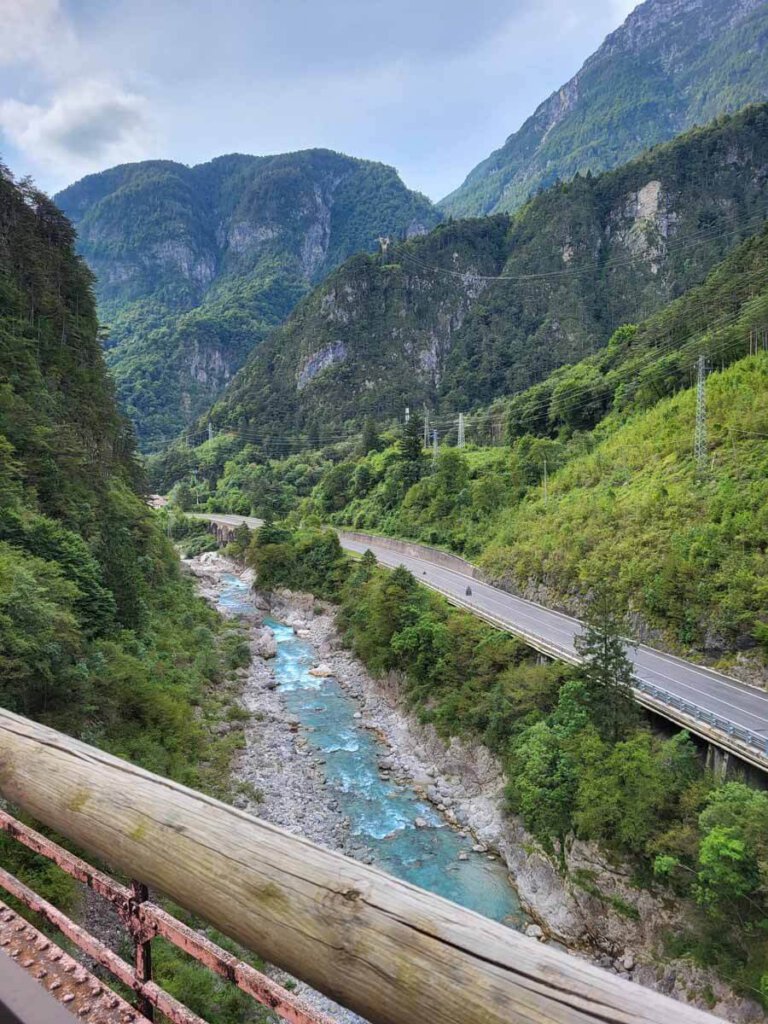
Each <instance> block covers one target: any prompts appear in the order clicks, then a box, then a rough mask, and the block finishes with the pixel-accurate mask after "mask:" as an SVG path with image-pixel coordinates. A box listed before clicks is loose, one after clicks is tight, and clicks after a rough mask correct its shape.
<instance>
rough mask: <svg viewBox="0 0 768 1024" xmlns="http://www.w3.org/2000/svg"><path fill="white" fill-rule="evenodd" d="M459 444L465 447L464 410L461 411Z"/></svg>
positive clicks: (460, 446)
mask: <svg viewBox="0 0 768 1024" xmlns="http://www.w3.org/2000/svg"><path fill="white" fill-rule="evenodd" d="M458 446H459V448H463V447H464V413H463V412H460V413H459V441H458Z"/></svg>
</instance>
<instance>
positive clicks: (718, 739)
mask: <svg viewBox="0 0 768 1024" xmlns="http://www.w3.org/2000/svg"><path fill="white" fill-rule="evenodd" d="M201 518H206V519H209V520H212V521H214V522H218V523H222V524H227V525H230V526H239V525H240V524H241V523H246V524H247V525H248V526H249V527H251V529H257V528H258V527H259V526H261V520H259V519H255V518H253V517H250V516H236V515H219V514H210V515H205V516H202V515H201ZM340 540H341V543H342V546H343V547H344V548H345V549H346V550H348V551H352V552H355V553H358V554H360V553H362V552H364V551H365V550H366V549H370V550H371V551H372V552H373V553H374V554H375V555H376V558H377V560H378V561H379V562H380V563H381V564H382V565H387V566H390V567H396V566H398V565H403V566H405V568H406V569H409V570H410V571H411V572H412V573H413V575H414V576H415V577H416V578H417V579H418V580H419V581H420V582H421V583H424V584H425V585H426V586H429V587H431V588H432V589H433V590H437V591H439V592H440V593H441V594H444V595H445V596H446V597H447V598H448V599H449V600H451V601H452V603H454V604H457V605H459V606H461V607H464V608H466V609H467V610H468V611H472V612H474V613H476V614H477V615H479V616H480V617H482V618H484V619H486V620H487V621H489V622H492V623H494V624H495V625H497V626H499V627H500V628H502V629H506V630H508V631H509V632H511V633H514V634H516V635H518V636H521V637H522V638H523V639H525V640H526V641H528V642H530V644H531V646H533V647H535V648H536V649H538V650H540V651H542V652H543V653H545V654H548V655H550V656H553V657H559V658H561V659H563V660H565V661H570V662H572V663H576V662H577V661H578V660H579V659H578V655H577V653H576V649H575V646H574V640H575V638H576V637H577V636H578V635H579V634H580V633H581V632H582V630H583V625H582V623H581V622H580V621H579V619H576V618H573V617H571V616H569V615H563V614H562V613H560V612H556V611H553V610H552V609H549V608H544V607H543V606H542V605H539V604H536V603H535V602H533V601H526V600H524V599H523V598H520V597H516V596H515V595H513V594H509V593H507V592H506V591H504V590H500V589H499V588H498V587H494V586H491V585H490V584H488V583H483V582H481V581H480V580H478V579H476V578H474V577H473V576H472V575H471V567H470V566H467V572H461V571H458V570H456V569H451V568H446V567H444V566H441V565H437V564H435V563H434V562H433V561H430V556H431V557H433V558H434V557H435V553H434V552H431V551H430V549H429V548H426V547H419V546H418V545H411V544H409V553H407V554H404V553H402V552H400V551H395V550H393V549H392V548H390V547H388V546H387V539H386V538H382V539H381V540H380V541H379V540H377V539H376V538H370V539H365V540H359V539H355V538H352V537H347V536H345V534H344V533H343V531H342V532H340ZM414 549H416V550H417V551H418V554H416V553H414ZM422 553H423V554H422ZM467 587H469V588H470V589H471V594H467V592H466V591H467ZM627 651H628V654H629V657H630V658H631V660H632V662H633V664H634V670H635V676H636V680H637V688H636V689H637V696H638V700H639V701H640V702H641V703H642V704H644V705H646V706H648V707H650V708H652V709H653V710H655V711H658V712H659V713H661V714H663V715H664V716H665V717H667V718H670V719H672V720H673V721H675V722H677V723H679V724H681V725H684V726H686V727H688V728H690V729H691V730H692V731H694V732H696V733H698V734H699V735H701V736H704V737H705V738H706V739H709V740H712V741H713V742H715V743H716V744H717V745H719V746H721V747H723V748H724V749H726V750H730V751H732V752H734V753H736V754H737V755H738V756H739V757H743V758H744V759H745V760H748V761H749V762H750V763H752V764H754V765H756V766H757V767H760V768H762V769H764V770H768V693H763V692H762V691H760V690H757V689H755V688H754V687H751V686H747V685H746V684H744V683H741V682H739V681H738V680H736V679H732V678H730V677H729V676H726V675H723V674H722V673H719V672H714V671H712V670H711V669H708V668H704V667H703V666H700V665H696V664H694V663H693V662H690V661H686V660H684V659H682V658H677V657H674V656H673V655H671V654H665V653H664V652H662V651H658V650H655V649H654V648H652V647H647V646H645V645H640V646H638V647H631V646H630V647H628V648H627ZM745 750H746V755H745Z"/></svg>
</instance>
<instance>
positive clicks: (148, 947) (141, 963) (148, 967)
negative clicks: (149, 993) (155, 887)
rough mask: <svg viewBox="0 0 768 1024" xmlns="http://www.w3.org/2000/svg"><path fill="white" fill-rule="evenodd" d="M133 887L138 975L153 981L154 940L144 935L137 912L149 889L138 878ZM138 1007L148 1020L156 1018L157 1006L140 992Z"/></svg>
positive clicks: (131, 921)
mask: <svg viewBox="0 0 768 1024" xmlns="http://www.w3.org/2000/svg"><path fill="white" fill-rule="evenodd" d="M131 889H132V890H133V899H132V900H131V919H130V928H131V936H132V938H133V946H134V961H135V964H136V977H137V978H138V979H139V981H151V980H152V941H151V939H147V938H145V936H144V927H143V925H142V923H141V920H140V918H139V916H138V914H137V912H136V909H137V907H138V906H139V904H140V903H145V902H146V900H147V899H148V898H149V891H148V889H147V887H146V885H144V883H143V882H137V881H136V879H133V880H132V881H131ZM136 1008H137V1009H138V1011H139V1013H142V1014H143V1015H144V1016H145V1017H146V1018H147V1020H149V1021H153V1020H154V1019H155V1008H154V1006H153V1005H152V1003H151V1002H150V1001H149V999H147V997H146V996H143V995H142V994H141V993H139V994H138V996H137V999H136Z"/></svg>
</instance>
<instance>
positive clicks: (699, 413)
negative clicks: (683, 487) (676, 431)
mask: <svg viewBox="0 0 768 1024" xmlns="http://www.w3.org/2000/svg"><path fill="white" fill-rule="evenodd" d="M706 381H707V360H706V357H705V356H703V355H702V356H699V370H698V377H697V380H696V434H695V437H694V442H693V454H694V458H695V460H696V473H697V475H698V476H699V477H701V476H703V474H704V471H705V470H706V468H707V390H706Z"/></svg>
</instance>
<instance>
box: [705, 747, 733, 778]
mask: <svg viewBox="0 0 768 1024" xmlns="http://www.w3.org/2000/svg"><path fill="white" fill-rule="evenodd" d="M730 764H731V755H730V753H729V751H727V750H723V749H722V748H721V747H717V746H715V744H714V743H708V744H707V760H706V765H707V768H708V769H709V771H711V772H712V774H713V775H714V776H715V778H716V779H717V780H718V781H719V782H724V781H725V779H726V778H727V776H728V769H729V767H730Z"/></svg>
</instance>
